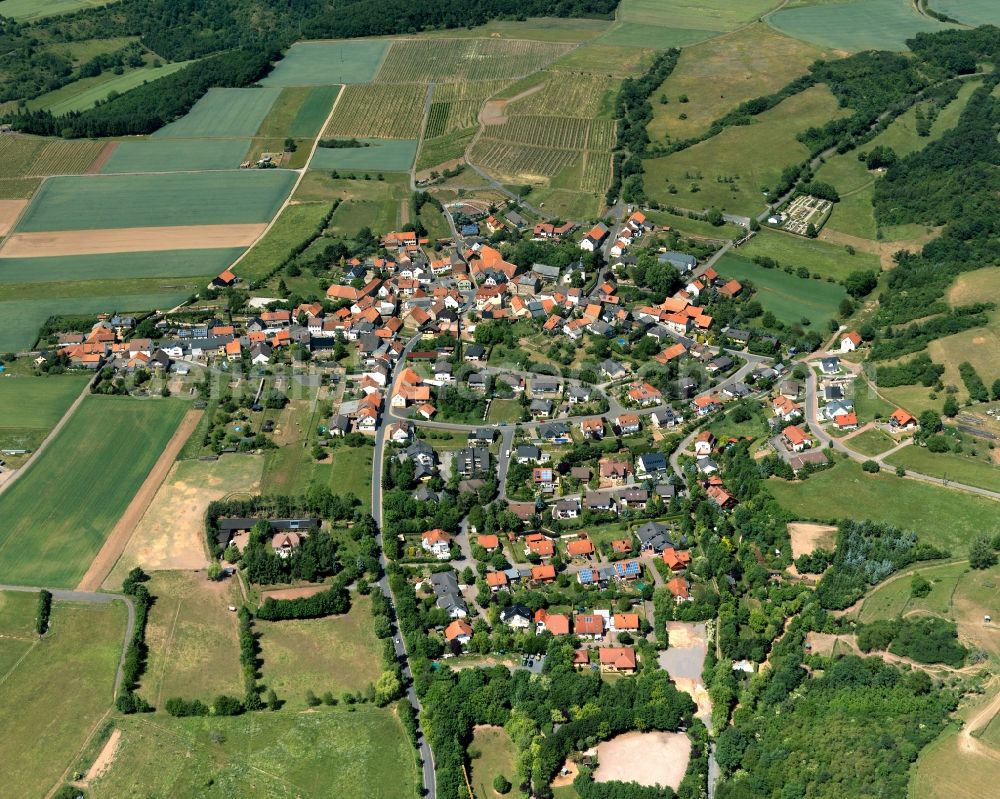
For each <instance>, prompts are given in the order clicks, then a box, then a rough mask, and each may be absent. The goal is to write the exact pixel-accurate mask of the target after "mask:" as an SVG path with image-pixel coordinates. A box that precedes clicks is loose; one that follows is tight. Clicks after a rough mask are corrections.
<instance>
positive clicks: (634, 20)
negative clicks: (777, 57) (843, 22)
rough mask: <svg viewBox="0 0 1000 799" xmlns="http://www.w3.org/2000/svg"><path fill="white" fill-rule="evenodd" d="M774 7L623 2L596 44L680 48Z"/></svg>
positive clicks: (767, 3) (671, 0) (753, 0)
mask: <svg viewBox="0 0 1000 799" xmlns="http://www.w3.org/2000/svg"><path fill="white" fill-rule="evenodd" d="M776 5H778V3H776V2H774V0H747V1H746V2H743V3H731V2H728V0H704V2H699V3H697V4H694V3H688V2H685V1H684V0H623V2H622V3H621V5H620V6H619V7H618V15H617V18H618V24H617V25H615V26H614V27H613V28H611V30H609V31H608V32H607V33H605V34H603V35H602V36H600V37H598V41H599V42H601V43H604V44H618V45H625V46H633V47H650V48H655V49H657V50H665V49H667V48H668V47H683V46H685V45H688V44H693V43H695V42H699V41H703V40H704V39H708V38H710V37H712V36H717V35H719V34H720V33H723V32H725V31H729V30H733V29H735V28H738V27H740V25H742V24H744V23H746V22H749V21H750V20H752V19H754V18H756V17H759V16H760V15H761V14H764V13H765V12H767V11H770V10H771V9H772V8H774V7H775V6H776Z"/></svg>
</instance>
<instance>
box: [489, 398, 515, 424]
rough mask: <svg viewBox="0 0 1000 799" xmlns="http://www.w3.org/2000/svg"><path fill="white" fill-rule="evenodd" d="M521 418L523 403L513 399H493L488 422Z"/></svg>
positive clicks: (511, 420)
mask: <svg viewBox="0 0 1000 799" xmlns="http://www.w3.org/2000/svg"><path fill="white" fill-rule="evenodd" d="M520 420H521V403H520V402H518V401H517V400H513V399H499V400H493V402H491V403H490V411H489V413H488V414H487V415H486V421H487V422H518V421H520Z"/></svg>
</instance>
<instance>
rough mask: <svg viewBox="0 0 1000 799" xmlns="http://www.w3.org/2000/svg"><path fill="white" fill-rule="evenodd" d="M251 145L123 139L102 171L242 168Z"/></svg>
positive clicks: (233, 141)
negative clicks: (241, 165)
mask: <svg viewBox="0 0 1000 799" xmlns="http://www.w3.org/2000/svg"><path fill="white" fill-rule="evenodd" d="M249 146H250V140H249V139H216V140H212V139H208V140H205V141H182V140H177V139H148V140H146V141H122V142H118V144H117V146H116V147H115V149H114V151H113V152H112V153H111V157H110V158H109V159H108V160H107V161H106V162H105V164H104V166H102V167H101V173H102V174H105V175H110V174H114V173H116V172H185V171H195V170H202V169H238V168H239V166H240V163H241V162H242V161H243V156H244V154H245V153H246V151H247V148H248V147H249Z"/></svg>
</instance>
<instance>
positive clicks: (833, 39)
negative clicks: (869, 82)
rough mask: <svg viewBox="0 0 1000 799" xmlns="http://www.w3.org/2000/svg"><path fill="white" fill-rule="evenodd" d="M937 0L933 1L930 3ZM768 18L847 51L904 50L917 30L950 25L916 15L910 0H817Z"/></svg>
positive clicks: (783, 27) (800, 36)
mask: <svg viewBox="0 0 1000 799" xmlns="http://www.w3.org/2000/svg"><path fill="white" fill-rule="evenodd" d="M937 1H938V0H932V6H933V4H934V3H936V2H937ZM982 1H983V2H988V0H982ZM942 10H943V9H942ZM767 21H768V22H769V23H770V24H771V25H772V26H774V27H775V28H777V29H778V30H779V31H781V32H782V33H785V34H788V35H789V36H791V37H793V38H795V39H803V40H804V41H807V42H812V43H813V44H815V45H817V46H819V47H834V48H837V49H838V50H847V51H849V52H857V51H859V50H905V49H906V40H907V39H912V38H913V37H914V36H916V35H917V34H918V33H932V32H934V31H940V30H944V29H945V28H948V27H953V26H950V25H944V24H943V23H940V22H938V21H937V20H934V19H931V18H930V17H925V16H923V15H921V14H918V13H917V12H916V10H915V9H914V8H913V4H912V3H911V2H910V0H848V1H847V2H843V3H819V4H817V5H811V6H804V7H800V8H786V9H782V10H781V11H778V12H777V13H776V14H772V15H770V16H768V17H767Z"/></svg>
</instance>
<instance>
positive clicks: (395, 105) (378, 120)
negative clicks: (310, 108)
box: [323, 83, 427, 139]
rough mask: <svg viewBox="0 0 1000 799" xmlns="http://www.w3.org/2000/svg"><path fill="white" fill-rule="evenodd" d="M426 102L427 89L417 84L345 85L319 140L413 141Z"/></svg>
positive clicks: (417, 134)
mask: <svg viewBox="0 0 1000 799" xmlns="http://www.w3.org/2000/svg"><path fill="white" fill-rule="evenodd" d="M426 100H427V87H426V86H421V85H414V84H375V83H360V84H356V85H353V86H345V87H344V89H343V96H342V97H341V98H340V101H339V102H338V103H337V110H336V111H334V112H333V117H332V118H331V119H330V124H329V125H327V127H326V130H325V131H323V137H324V138H352V137H355V136H370V137H372V138H379V139H417V138H419V137H420V127H421V123H422V120H423V118H424V104H425V102H426Z"/></svg>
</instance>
